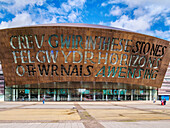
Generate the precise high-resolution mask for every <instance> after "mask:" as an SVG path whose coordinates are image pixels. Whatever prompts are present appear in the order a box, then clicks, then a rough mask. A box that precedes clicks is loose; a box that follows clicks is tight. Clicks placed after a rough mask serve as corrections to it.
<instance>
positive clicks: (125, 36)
mask: <svg viewBox="0 0 170 128" xmlns="http://www.w3.org/2000/svg"><path fill="white" fill-rule="evenodd" d="M0 37H1V38H0V60H1V62H2V68H3V73H4V77H5V83H6V85H7V86H10V85H24V84H37V83H38V84H41V83H50V82H79V81H83V82H111V83H125V84H132V85H145V86H153V87H161V84H162V81H163V78H164V75H165V72H166V69H167V67H168V64H169V61H170V57H169V55H170V43H169V41H166V40H163V39H159V38H156V37H152V36H148V35H143V34H139V33H134V32H130V31H126V30H121V29H116V28H112V27H105V26H97V25H86V24H49V25H38V26H29V27H21V28H11V29H4V30H1V31H0Z"/></svg>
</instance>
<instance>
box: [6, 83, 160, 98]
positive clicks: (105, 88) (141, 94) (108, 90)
mask: <svg viewBox="0 0 170 128" xmlns="http://www.w3.org/2000/svg"><path fill="white" fill-rule="evenodd" d="M101 88H102V89H101ZM43 97H45V100H46V101H122V100H153V99H154V98H157V88H153V87H147V86H138V85H136V86H135V85H126V84H113V83H104V82H103V83H101V82H99V83H90V82H89V83H83V82H63V83H55V82H54V83H46V84H40V85H37V84H33V85H21V86H18V85H14V86H12V87H5V101H42V100H43Z"/></svg>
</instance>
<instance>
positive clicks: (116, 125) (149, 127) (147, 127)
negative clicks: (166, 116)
mask: <svg viewBox="0 0 170 128" xmlns="http://www.w3.org/2000/svg"><path fill="white" fill-rule="evenodd" d="M100 123H101V124H102V125H103V126H104V127H105V128H153V127H154V128H168V127H169V125H170V122H169V121H156V122H155V121H148V122H100Z"/></svg>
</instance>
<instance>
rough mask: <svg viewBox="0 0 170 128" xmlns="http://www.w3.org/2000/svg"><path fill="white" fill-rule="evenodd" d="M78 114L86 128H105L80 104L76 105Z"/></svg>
mask: <svg viewBox="0 0 170 128" xmlns="http://www.w3.org/2000/svg"><path fill="white" fill-rule="evenodd" d="M74 105H75V107H76V109H77V111H78V114H79V116H80V118H81V120H82V121H83V124H84V126H85V128H104V126H103V125H101V124H100V123H99V122H98V121H97V120H96V119H95V118H94V117H92V116H91V115H90V114H89V113H88V112H87V111H86V110H85V109H83V108H82V107H81V106H80V105H79V104H78V103H74Z"/></svg>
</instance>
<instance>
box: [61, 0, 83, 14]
mask: <svg viewBox="0 0 170 128" xmlns="http://www.w3.org/2000/svg"><path fill="white" fill-rule="evenodd" d="M85 2H86V0H68V1H67V2H64V3H62V5H61V7H62V8H63V9H64V10H65V11H66V12H69V11H70V10H72V9H73V8H79V9H82V8H83V6H84V3H85Z"/></svg>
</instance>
